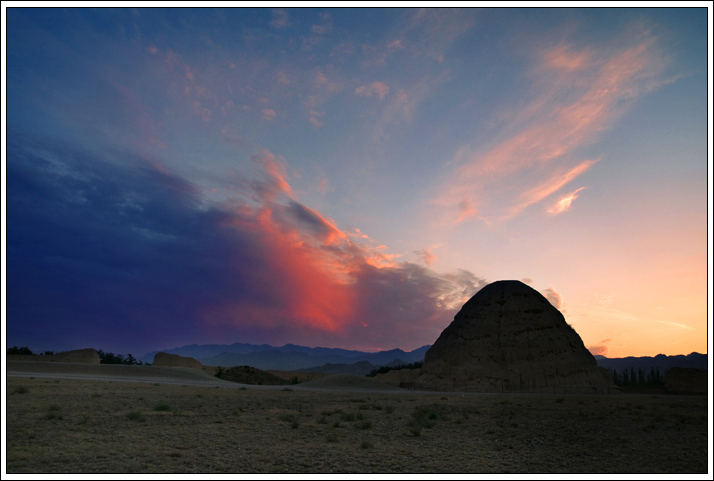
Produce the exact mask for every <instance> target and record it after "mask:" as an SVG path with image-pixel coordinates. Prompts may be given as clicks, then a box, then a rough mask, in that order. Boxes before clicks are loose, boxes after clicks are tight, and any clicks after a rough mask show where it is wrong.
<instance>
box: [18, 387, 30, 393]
mask: <svg viewBox="0 0 714 481" xmlns="http://www.w3.org/2000/svg"><path fill="white" fill-rule="evenodd" d="M28 392H30V390H29V389H27V387H25V386H17V387H16V388H15V393H17V394H27V393H28Z"/></svg>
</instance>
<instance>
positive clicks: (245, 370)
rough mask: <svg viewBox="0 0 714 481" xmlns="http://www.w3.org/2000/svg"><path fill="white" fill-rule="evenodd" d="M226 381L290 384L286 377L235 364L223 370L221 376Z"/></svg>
mask: <svg viewBox="0 0 714 481" xmlns="http://www.w3.org/2000/svg"><path fill="white" fill-rule="evenodd" d="M220 378H221V379H224V380H226V381H232V382H238V383H241V384H259V385H282V384H288V381H287V380H286V379H283V378H282V377H278V376H275V375H274V374H270V373H268V372H265V371H262V370H260V369H257V368H255V367H250V366H235V367H229V368H228V369H225V370H223V373H222V374H221V376H220Z"/></svg>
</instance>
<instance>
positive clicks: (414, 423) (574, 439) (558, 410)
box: [6, 377, 708, 473]
mask: <svg viewBox="0 0 714 481" xmlns="http://www.w3.org/2000/svg"><path fill="white" fill-rule="evenodd" d="M6 392H7V446H6V454H7V472H8V473H257V472H267V473H298V472H309V473H337V472H348V473H366V472H377V473H391V472H396V473H480V472H485V473H493V472H512V473H707V453H708V439H707V426H708V423H707V398H706V397H705V396H701V397H677V396H656V397H653V396H637V395H619V396H575V395H572V396H570V395H565V396H563V395H558V396H548V395H495V394H486V395H484V394H481V395H478V394H466V395H462V394H458V393H448V394H444V393H415V392H409V391H405V392H403V393H391V392H379V391H375V392H359V393H355V392H330V391H300V390H297V389H296V390H293V391H282V390H263V389H258V388H248V389H247V390H240V389H235V388H225V387H221V388H216V387H213V388H211V387H202V386H181V385H165V384H158V383H156V384H152V383H129V382H106V381H79V380H66V379H63V380H62V382H60V383H56V382H54V380H49V379H27V378H15V377H8V378H7V391H6ZM157 406H158V407H159V408H158V409H157ZM166 408H170V409H166ZM417 432H418V434H417Z"/></svg>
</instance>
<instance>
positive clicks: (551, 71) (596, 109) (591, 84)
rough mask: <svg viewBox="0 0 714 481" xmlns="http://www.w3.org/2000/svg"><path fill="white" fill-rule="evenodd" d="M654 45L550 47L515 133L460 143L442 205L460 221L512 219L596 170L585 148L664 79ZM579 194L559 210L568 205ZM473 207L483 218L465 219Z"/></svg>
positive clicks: (440, 200) (540, 58) (535, 69)
mask: <svg viewBox="0 0 714 481" xmlns="http://www.w3.org/2000/svg"><path fill="white" fill-rule="evenodd" d="M653 44H654V40H653V39H652V38H645V40H640V41H638V42H636V43H633V44H631V45H629V46H627V47H625V48H623V49H620V50H619V51H616V52H614V53H606V52H604V51H603V52H598V51H596V50H595V49H594V48H587V49H582V50H576V49H574V48H572V47H570V46H568V45H564V44H560V45H558V46H556V47H553V48H545V49H542V51H541V53H540V54H537V55H535V58H536V59H538V61H537V62H536V63H535V65H534V66H533V68H532V76H533V78H534V88H537V89H540V92H539V93H538V94H537V95H535V98H534V100H532V101H531V103H530V104H529V105H528V106H526V107H525V108H523V109H521V110H520V111H519V112H514V113H513V114H512V115H511V117H512V119H513V120H512V122H511V126H510V129H511V130H512V132H513V133H512V134H511V135H509V136H508V138H506V139H505V140H503V141H501V142H499V143H498V144H496V145H495V146H493V147H491V148H489V149H488V150H486V151H485V152H479V151H478V149H475V148H473V147H472V146H462V147H461V148H459V149H458V150H457V152H458V153H457V155H456V157H455V158H454V159H453V161H452V162H451V163H452V164H455V165H457V167H456V168H455V169H454V171H453V174H452V177H451V179H450V180H449V181H448V182H446V184H445V185H444V186H443V188H442V193H441V194H440V195H439V196H437V198H436V199H434V203H435V204H437V205H439V206H441V207H442V208H446V209H452V213H453V214H452V215H453V216H454V217H453V218H454V219H456V220H455V222H456V223H459V222H462V221H464V220H466V219H468V218H470V217H475V218H480V219H508V218H510V217H512V216H514V215H517V214H519V213H520V212H522V211H523V210H524V209H526V208H527V207H529V206H530V205H533V204H535V203H538V202H540V201H542V200H543V199H545V198H547V197H549V196H550V195H552V194H554V193H555V192H557V191H558V190H560V189H561V188H562V187H564V186H565V185H567V184H569V183H570V182H572V181H573V180H574V179H576V178H578V177H579V176H580V175H582V174H583V173H585V172H586V171H588V170H589V169H590V167H592V165H593V164H594V163H595V162H597V159H595V160H593V159H590V160H584V159H578V157H577V151H578V149H579V148H580V147H582V146H584V145H586V144H588V143H590V142H592V141H593V140H594V139H596V137H597V134H598V133H599V132H601V131H603V130H605V129H607V128H610V127H611V126H612V125H613V123H614V122H615V121H616V120H617V119H618V118H619V117H620V116H621V115H622V114H623V113H624V112H625V111H626V110H627V107H628V106H629V105H630V104H631V103H632V101H634V100H635V99H637V98H638V97H640V96H642V95H644V94H646V93H648V92H650V91H651V90H652V89H654V88H656V87H657V86H658V85H659V84H660V83H661V81H660V80H659V77H660V75H661V73H662V70H663V66H664V61H663V60H662V58H660V57H659V56H658V55H657V53H656V50H655V48H654V46H653ZM577 192H578V191H575V192H574V193H571V195H572V197H571V198H570V200H569V201H568V200H563V203H562V204H561V206H562V210H560V211H557V209H556V211H554V212H556V213H557V212H564V211H565V210H567V208H568V207H569V206H570V205H571V203H572V201H573V200H574V199H575V198H576V196H577ZM564 197H568V196H564ZM465 205H468V206H472V208H471V209H469V212H471V213H473V211H474V210H478V213H479V215H478V216H474V215H469V216H464V215H463V212H464V206H465Z"/></svg>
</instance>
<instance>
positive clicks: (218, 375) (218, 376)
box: [215, 366, 225, 379]
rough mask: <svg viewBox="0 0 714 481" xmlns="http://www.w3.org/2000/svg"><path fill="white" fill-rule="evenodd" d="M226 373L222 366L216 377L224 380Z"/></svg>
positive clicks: (219, 367)
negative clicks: (224, 373)
mask: <svg viewBox="0 0 714 481" xmlns="http://www.w3.org/2000/svg"><path fill="white" fill-rule="evenodd" d="M224 371H225V369H223V368H222V367H221V366H218V371H216V374H215V376H216V377H217V378H218V379H223V372H224Z"/></svg>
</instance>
